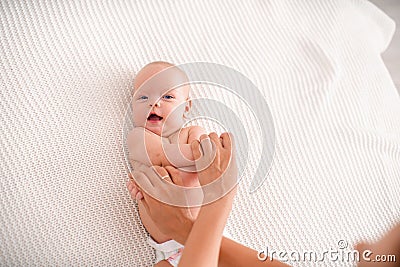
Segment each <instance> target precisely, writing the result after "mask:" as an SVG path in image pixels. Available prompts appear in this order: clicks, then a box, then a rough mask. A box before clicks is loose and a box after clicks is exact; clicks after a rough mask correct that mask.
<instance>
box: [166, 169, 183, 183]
mask: <svg viewBox="0 0 400 267" xmlns="http://www.w3.org/2000/svg"><path fill="white" fill-rule="evenodd" d="M165 169H166V171H167V172H168V173H169V176H170V177H171V178H172V183H174V184H176V185H180V186H184V184H183V181H182V177H181V175H180V171H179V170H178V169H176V168H174V167H172V166H167V167H165Z"/></svg>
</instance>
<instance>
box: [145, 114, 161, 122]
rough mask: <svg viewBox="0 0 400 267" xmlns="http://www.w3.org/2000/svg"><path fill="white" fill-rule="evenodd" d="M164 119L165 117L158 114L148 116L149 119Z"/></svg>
mask: <svg viewBox="0 0 400 267" xmlns="http://www.w3.org/2000/svg"><path fill="white" fill-rule="evenodd" d="M162 119H163V117H160V116H158V115H157V114H150V116H149V117H147V120H148V121H160V120H162Z"/></svg>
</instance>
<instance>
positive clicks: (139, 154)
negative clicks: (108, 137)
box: [127, 127, 167, 166]
mask: <svg viewBox="0 0 400 267" xmlns="http://www.w3.org/2000/svg"><path fill="white" fill-rule="evenodd" d="M127 145H128V150H129V160H130V161H138V162H140V163H142V164H145V165H147V166H151V165H158V166H162V163H165V161H166V160H167V159H166V158H165V155H164V153H162V139H161V137H160V136H158V135H156V134H154V133H152V132H150V131H147V130H146V129H145V128H142V127H135V128H134V129H133V130H132V131H130V132H129V134H128V138H127Z"/></svg>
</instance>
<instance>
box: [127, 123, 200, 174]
mask: <svg viewBox="0 0 400 267" xmlns="http://www.w3.org/2000/svg"><path fill="white" fill-rule="evenodd" d="M187 130H188V138H187V140H184V141H185V143H180V144H170V143H166V142H162V139H161V137H160V136H158V135H156V134H154V133H152V132H150V131H148V130H146V129H144V128H142V127H136V128H134V129H133V130H132V131H131V132H130V133H129V134H128V138H127V143H128V149H129V159H130V160H131V161H138V162H140V163H142V164H145V165H148V166H151V165H158V166H171V165H172V166H174V167H176V168H180V167H187V166H193V165H194V163H193V160H194V158H193V154H192V149H191V146H190V143H191V142H192V141H193V140H198V139H199V138H200V136H201V135H202V134H203V133H205V131H204V129H203V128H201V127H199V126H192V127H190V128H188V129H187Z"/></svg>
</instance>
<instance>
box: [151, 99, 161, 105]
mask: <svg viewBox="0 0 400 267" xmlns="http://www.w3.org/2000/svg"><path fill="white" fill-rule="evenodd" d="M150 106H151V107H152V106H153V105H152V104H150ZM154 106H156V107H161V100H158V101H157V102H156V103H154Z"/></svg>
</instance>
